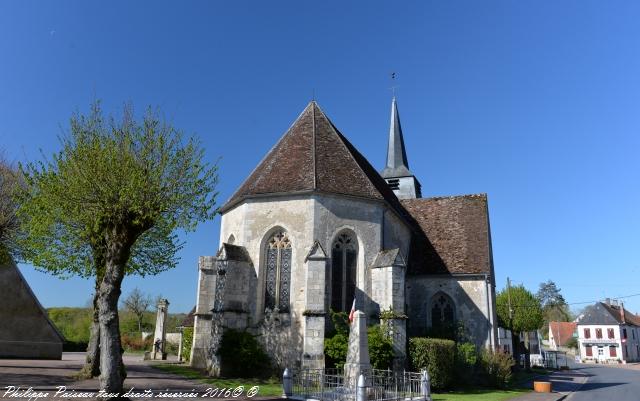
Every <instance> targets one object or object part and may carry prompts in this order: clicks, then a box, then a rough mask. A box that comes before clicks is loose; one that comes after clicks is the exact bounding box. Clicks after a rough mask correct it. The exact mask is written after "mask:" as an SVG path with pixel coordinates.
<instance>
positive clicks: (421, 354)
mask: <svg viewBox="0 0 640 401" xmlns="http://www.w3.org/2000/svg"><path fill="white" fill-rule="evenodd" d="M409 359H410V362H411V367H412V369H413V370H414V371H422V370H423V369H426V370H427V371H428V372H429V377H430V378H431V387H432V388H433V389H436V390H443V389H447V388H449V387H450V386H451V384H452V382H453V372H454V364H455V359H456V343H455V342H453V341H452V340H444V339H440V338H424V337H414V338H412V339H410V340H409Z"/></svg>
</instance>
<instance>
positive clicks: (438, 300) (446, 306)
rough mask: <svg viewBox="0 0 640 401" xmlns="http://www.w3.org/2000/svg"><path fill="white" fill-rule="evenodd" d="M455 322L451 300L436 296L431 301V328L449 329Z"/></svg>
mask: <svg viewBox="0 0 640 401" xmlns="http://www.w3.org/2000/svg"><path fill="white" fill-rule="evenodd" d="M455 321H456V312H455V306H454V304H453V301H452V300H451V298H449V297H448V296H447V295H445V294H443V293H438V294H436V295H435V296H434V297H433V299H432V301H431V327H433V328H451V327H453V325H454V323H455Z"/></svg>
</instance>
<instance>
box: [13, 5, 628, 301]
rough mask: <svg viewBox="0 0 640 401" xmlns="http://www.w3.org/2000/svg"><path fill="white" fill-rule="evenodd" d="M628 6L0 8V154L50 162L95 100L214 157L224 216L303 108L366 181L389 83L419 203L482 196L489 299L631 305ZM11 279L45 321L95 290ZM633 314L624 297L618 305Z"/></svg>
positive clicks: (192, 283) (192, 273) (206, 250)
mask: <svg viewBox="0 0 640 401" xmlns="http://www.w3.org/2000/svg"><path fill="white" fill-rule="evenodd" d="M639 17H640V4H639V3H637V2H618V1H608V2H602V1H562V2H557V1H517V2H516V1H487V2H478V1H437V2H436V1H415V2H390V1H389V2H378V1H366V2H365V1H362V2H355V1H354V2H344V1H325V2H300V1H296V2H294V1H290V2H284V1H278V2H262V1H255V2H244V1H234V2H194V1H184V2H156V1H154V2H151V1H140V2H118V1H113V2H97V1H65V2H37V3H36V2H32V1H4V2H0V147H2V148H4V150H5V153H6V155H7V157H8V158H9V159H11V160H13V161H16V162H19V161H24V160H34V159H37V158H40V157H41V151H42V153H43V154H45V155H50V154H51V153H52V152H54V151H56V150H57V149H58V139H57V137H58V135H60V134H61V133H62V132H64V130H65V129H66V127H68V120H69V117H70V115H71V114H72V112H74V111H81V112H84V111H86V110H87V109H88V105H89V103H90V102H91V101H92V100H93V99H94V98H99V99H102V101H103V105H104V108H105V109H106V110H107V111H109V112H115V113H117V112H118V111H119V110H120V109H121V106H122V104H123V103H124V102H131V103H133V104H134V106H135V107H136V108H137V110H139V111H142V110H143V109H144V108H145V107H146V106H147V105H153V106H158V107H160V108H161V110H162V111H163V113H164V115H165V116H166V118H167V119H168V120H170V121H171V122H172V123H173V124H174V125H175V126H177V127H179V128H181V129H183V130H185V131H186V132H187V133H191V134H196V135H198V136H200V137H201V138H202V140H203V144H204V146H205V147H206V155H207V158H208V159H209V160H210V161H212V162H213V161H215V160H218V158H220V162H219V165H220V186H219V190H220V199H219V200H220V202H224V200H225V199H226V198H228V197H229V196H230V195H231V193H232V192H233V191H234V189H235V188H236V187H237V186H238V185H239V184H240V183H241V182H242V180H244V178H245V177H246V176H247V175H248V174H249V173H250V171H251V170H252V169H253V168H254V167H255V165H256V164H257V163H258V162H259V160H260V159H261V158H262V157H263V156H264V154H265V153H266V152H267V151H268V150H269V149H270V148H271V146H272V145H273V144H274V143H275V141H276V140H277V139H278V138H279V137H280V136H281V135H282V133H283V132H284V131H285V130H286V129H287V127H288V126H289V125H290V124H291V122H292V121H293V119H294V118H295V117H296V116H297V115H298V114H299V113H300V111H301V110H302V109H303V108H304V107H305V105H306V104H307V102H308V101H309V100H310V99H311V98H312V96H313V94H314V93H315V97H316V99H317V101H318V102H319V104H320V105H321V107H322V108H323V109H324V111H325V112H326V113H327V114H328V115H329V117H330V118H331V119H332V120H333V122H334V123H335V124H336V125H337V127H338V128H339V129H340V130H341V131H342V132H343V133H344V134H345V135H346V136H347V137H348V138H349V140H350V141H351V142H352V143H354V145H355V146H356V147H357V148H358V149H359V150H360V151H361V152H362V153H363V154H364V155H365V156H366V157H367V158H368V159H369V160H370V161H371V163H372V164H373V165H374V166H376V167H377V168H382V167H383V164H384V158H385V151H386V135H387V130H388V124H389V121H388V120H389V105H390V100H391V93H390V90H389V87H390V86H391V83H390V78H389V74H390V72H391V71H395V72H397V81H396V83H395V85H398V86H399V88H398V89H397V96H398V105H399V109H400V116H401V119H402V126H403V130H404V133H405V142H406V145H407V153H408V157H409V163H410V167H411V169H412V171H413V172H414V173H415V174H416V175H417V176H418V177H419V179H420V180H421V182H422V185H423V193H424V195H425V196H435V195H454V194H465V193H477V192H486V193H488V195H489V202H490V203H489V206H490V214H491V226H492V236H493V252H494V259H495V268H496V275H497V283H498V288H502V287H503V286H504V285H505V282H506V277H507V276H509V277H511V279H512V281H513V282H514V283H523V284H524V285H525V286H527V287H529V288H530V289H533V290H536V289H537V287H538V284H539V283H540V282H542V281H546V280H548V279H553V280H555V281H556V283H557V284H558V286H559V287H561V288H562V290H563V293H564V295H565V297H566V298H567V300H568V301H569V302H582V301H591V300H595V299H598V298H604V297H617V296H622V295H629V294H637V293H640V258H639V256H640V246H639V239H640V238H639V237H640V234H639V227H640V212H639V211H638V205H640V188H639V186H638V183H639V182H640V166H639V162H638V150H639V149H640V135H639V132H638V131H639V127H640V112H639V109H640V41H638V40H637V38H638V37H640V24H638V22H637V21H638V19H639ZM218 226H219V219H216V220H215V221H212V222H208V223H205V224H202V225H200V226H199V228H198V230H197V231H196V232H194V233H191V234H189V235H187V236H186V238H185V239H186V241H187V244H186V247H185V248H184V250H183V251H182V252H181V255H180V256H181V262H180V265H179V266H178V267H177V268H176V269H175V270H173V271H170V272H166V273H163V274H161V275H159V276H156V277H146V278H144V279H142V278H137V277H128V278H127V279H126V280H125V282H124V292H125V293H126V292H128V291H129V290H130V289H132V288H133V287H135V286H138V287H141V288H142V289H143V290H144V291H146V292H149V293H151V294H153V295H156V294H162V295H163V296H165V297H167V298H168V299H169V300H170V302H171V307H170V310H172V311H187V310H189V309H190V308H191V306H192V305H193V304H194V303H195V288H196V282H197V258H198V256H199V255H211V254H214V253H215V251H216V244H217V243H218ZM21 270H22V271H23V273H24V274H25V276H26V277H27V279H28V281H29V283H30V284H31V286H32V288H33V290H34V291H35V293H36V294H37V296H38V297H39V299H40V301H41V302H42V303H43V305H44V306H46V307H50V306H75V305H85V304H86V303H87V301H88V299H89V297H90V293H91V282H89V281H85V280H80V279H70V280H58V279H56V278H54V277H52V276H49V275H47V274H43V273H38V272H35V271H34V270H33V268H32V267H31V266H27V265H24V266H22V267H21ZM625 303H626V305H627V306H628V307H629V308H630V309H631V310H632V311H636V312H640V297H631V298H628V299H626V300H625Z"/></svg>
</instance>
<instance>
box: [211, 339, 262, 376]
mask: <svg viewBox="0 0 640 401" xmlns="http://www.w3.org/2000/svg"><path fill="white" fill-rule="evenodd" d="M218 354H219V355H220V359H221V361H220V364H221V366H220V374H221V376H223V377H266V376H269V375H270V374H271V362H270V361H269V356H267V354H266V353H265V352H264V350H263V349H262V347H261V346H260V343H258V341H257V340H256V338H255V337H254V336H253V335H252V334H251V333H248V332H246V331H238V330H233V329H226V330H225V331H224V333H223V334H222V340H221V341H220V349H219V350H218Z"/></svg>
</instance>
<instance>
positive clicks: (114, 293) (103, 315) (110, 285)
mask: <svg viewBox="0 0 640 401" xmlns="http://www.w3.org/2000/svg"><path fill="white" fill-rule="evenodd" d="M108 235H109V237H111V238H109V237H108V238H107V249H106V255H105V262H106V263H105V272H104V277H103V278H102V281H101V282H100V291H99V300H98V304H99V306H100V373H101V374H100V388H101V389H102V390H104V391H106V392H107V393H110V394H113V393H122V390H123V385H124V379H125V378H126V371H125V369H124V364H123V362H122V345H121V342H120V324H119V321H118V299H119V298H120V293H121V291H120V286H121V284H122V280H123V278H124V274H125V266H126V264H127V261H128V260H129V255H130V253H131V244H132V241H129V240H128V238H127V235H126V234H124V235H123V234H122V233H120V232H118V231H117V230H116V229H115V228H114V229H112V232H110V233H108Z"/></svg>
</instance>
